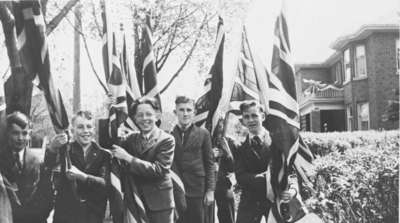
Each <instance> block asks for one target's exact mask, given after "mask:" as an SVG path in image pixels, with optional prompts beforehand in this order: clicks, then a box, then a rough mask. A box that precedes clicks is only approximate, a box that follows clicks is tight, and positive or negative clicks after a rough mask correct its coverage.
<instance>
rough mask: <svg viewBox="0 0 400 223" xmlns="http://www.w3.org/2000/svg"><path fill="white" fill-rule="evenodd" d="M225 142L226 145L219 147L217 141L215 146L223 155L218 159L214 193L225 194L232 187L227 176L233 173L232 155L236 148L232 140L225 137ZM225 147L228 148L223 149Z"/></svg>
mask: <svg viewBox="0 0 400 223" xmlns="http://www.w3.org/2000/svg"><path fill="white" fill-rule="evenodd" d="M225 140H226V142H227V145H220V143H221V142H220V141H218V142H217V145H216V146H217V147H218V148H219V149H220V151H222V153H223V155H222V156H221V157H220V158H219V159H218V163H219V169H218V178H217V185H216V191H218V192H225V191H226V190H228V189H230V188H231V187H232V182H231V180H230V177H229V174H232V173H233V168H234V166H233V165H234V158H233V154H234V153H235V152H236V150H237V147H238V145H236V144H235V142H234V140H233V139H231V138H229V137H225ZM225 146H227V147H228V148H225ZM224 150H227V151H224Z"/></svg>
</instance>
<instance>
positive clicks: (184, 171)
mask: <svg viewBox="0 0 400 223" xmlns="http://www.w3.org/2000/svg"><path fill="white" fill-rule="evenodd" d="M172 134H173V135H174V137H175V141H176V146H175V159H174V168H177V170H176V172H177V174H179V176H180V178H181V180H182V181H183V184H184V186H185V192H186V196H188V197H202V196H204V194H205V192H206V191H214V190H215V181H216V180H215V171H214V155H213V152H212V149H211V137H210V133H209V132H208V131H207V130H206V129H204V128H200V127H197V126H196V125H191V126H190V127H189V128H188V129H187V130H186V131H185V133H184V140H182V131H181V130H180V129H179V127H178V126H175V128H174V130H173V132H172Z"/></svg>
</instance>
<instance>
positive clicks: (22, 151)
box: [18, 148, 26, 163]
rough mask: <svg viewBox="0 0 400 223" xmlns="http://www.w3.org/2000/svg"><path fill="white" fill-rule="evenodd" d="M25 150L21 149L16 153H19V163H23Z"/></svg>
mask: <svg viewBox="0 0 400 223" xmlns="http://www.w3.org/2000/svg"><path fill="white" fill-rule="evenodd" d="M25 150H26V148H23V149H21V151H19V152H18V153H19V154H18V157H19V161H20V162H21V163H23V162H24V155H25Z"/></svg>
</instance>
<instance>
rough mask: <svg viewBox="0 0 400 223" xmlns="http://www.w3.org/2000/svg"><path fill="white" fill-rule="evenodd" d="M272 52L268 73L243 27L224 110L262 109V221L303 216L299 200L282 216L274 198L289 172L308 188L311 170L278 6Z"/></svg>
mask: <svg viewBox="0 0 400 223" xmlns="http://www.w3.org/2000/svg"><path fill="white" fill-rule="evenodd" d="M272 54H273V55H272V61H271V65H272V66H271V68H270V69H269V68H268V67H266V66H264V65H263V64H262V63H261V62H260V61H261V60H260V58H259V57H258V55H257V54H255V53H254V46H252V45H251V44H250V41H249V40H248V37H247V33H246V29H245V28H244V29H243V33H242V48H241V51H240V56H239V63H238V75H237V77H235V80H234V84H233V88H232V95H231V101H230V108H231V110H238V105H239V104H240V103H242V102H243V101H246V100H257V101H259V102H260V103H261V104H262V105H263V106H264V107H265V110H266V113H267V119H266V122H265V123H264V124H265V127H266V128H267V129H268V130H269V131H270V133H271V138H272V147H273V151H274V153H273V154H274V156H273V158H272V159H273V160H274V161H273V162H272V165H273V166H270V168H269V171H268V177H267V195H266V196H267V197H268V199H270V200H271V201H272V202H273V203H275V205H274V206H273V208H271V213H270V214H269V219H268V221H267V222H268V223H272V222H282V221H283V220H286V221H287V222H293V221H294V220H296V219H299V218H301V217H302V216H304V214H305V211H304V209H303V206H302V204H301V198H300V197H296V199H295V200H296V202H297V201H298V202H297V204H300V205H297V206H296V205H295V206H296V207H298V208H297V209H296V210H295V211H294V212H293V211H289V212H290V214H289V217H288V216H287V213H285V212H282V210H281V205H280V204H281V202H282V201H281V200H279V194H280V193H281V192H282V191H283V190H285V189H287V186H288V179H289V175H290V174H291V173H293V172H295V173H297V175H298V177H299V178H301V180H300V181H302V182H303V183H305V184H306V185H307V186H309V187H310V188H311V187H312V184H311V182H310V181H309V178H308V176H309V175H310V173H311V172H312V169H313V166H312V164H311V162H312V160H313V158H314V156H313V154H312V153H311V151H310V150H309V149H308V147H307V146H306V145H305V143H304V142H303V140H302V139H301V137H300V135H299V109H298V103H297V101H296V87H295V76H294V68H293V63H292V60H291V48H290V43H289V38H288V27H287V23H286V15H285V10H284V7H282V12H281V13H280V14H279V16H278V18H277V20H276V24H275V30H274V47H273V52H272ZM282 215H284V216H282ZM287 217H288V218H287Z"/></svg>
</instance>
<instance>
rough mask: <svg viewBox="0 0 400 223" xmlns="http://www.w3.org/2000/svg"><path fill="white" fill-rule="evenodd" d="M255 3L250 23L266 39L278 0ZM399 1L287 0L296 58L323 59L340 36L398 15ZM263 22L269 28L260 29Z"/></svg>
mask: <svg viewBox="0 0 400 223" xmlns="http://www.w3.org/2000/svg"><path fill="white" fill-rule="evenodd" d="M252 4H253V5H252V7H251V8H250V10H249V12H248V19H247V24H248V25H249V26H256V28H254V29H255V30H256V31H255V33H256V35H257V36H258V37H259V38H258V40H260V37H262V38H264V40H265V38H268V37H266V36H265V35H266V34H265V32H266V30H268V29H271V28H272V27H270V25H271V24H272V22H271V21H274V17H275V14H276V11H279V9H280V5H279V1H265V0H254V1H253V3H252ZM399 5H400V1H398V0H379V1H378V0H286V6H287V7H286V8H287V20H288V23H289V28H288V29H289V35H290V38H291V44H292V54H293V61H294V62H295V63H313V62H322V61H324V60H325V59H327V58H328V57H329V56H330V55H331V54H332V53H333V52H334V51H333V50H332V49H330V47H329V46H330V44H331V43H332V42H333V41H335V40H336V39H337V38H338V37H340V36H343V35H348V34H351V33H353V32H355V31H357V30H358V29H359V28H360V27H361V26H362V25H364V24H368V23H374V22H376V21H377V20H380V21H381V20H382V18H383V17H391V18H395V15H396V9H397V11H398V10H399ZM392 20H393V19H392ZM257 21H258V22H257ZM399 22H400V20H397V23H399ZM260 24H263V26H266V27H268V28H266V29H264V30H263V29H260V28H259V27H260ZM262 42H266V41H262ZM262 42H259V43H258V44H259V45H263V44H262Z"/></svg>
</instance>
